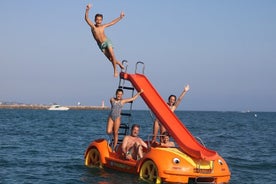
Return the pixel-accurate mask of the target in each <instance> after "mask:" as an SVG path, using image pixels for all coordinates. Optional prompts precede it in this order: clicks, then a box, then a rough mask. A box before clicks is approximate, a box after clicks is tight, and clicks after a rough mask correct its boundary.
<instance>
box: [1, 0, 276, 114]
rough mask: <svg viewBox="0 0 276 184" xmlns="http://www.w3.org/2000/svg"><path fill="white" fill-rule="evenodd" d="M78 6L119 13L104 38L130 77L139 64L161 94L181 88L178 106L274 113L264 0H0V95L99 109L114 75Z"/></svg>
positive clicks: (271, 10) (271, 39)
mask: <svg viewBox="0 0 276 184" xmlns="http://www.w3.org/2000/svg"><path fill="white" fill-rule="evenodd" d="M87 3H92V4H93V8H92V10H91V12H90V18H91V19H93V17H94V15H95V13H102V14H104V22H109V21H111V20H113V19H115V18H117V17H118V16H119V15H120V12H121V11H124V12H125V18H124V19H123V20H122V21H120V22H119V23H117V24H116V25H114V26H112V27H109V28H107V29H106V34H107V36H108V37H109V38H110V39H111V40H112V43H113V45H114V49H115V54H116V57H117V59H119V60H124V59H125V60H128V63H129V67H128V71H129V72H130V73H133V72H134V68H135V63H136V62H137V61H143V62H144V63H145V75H146V76H147V77H148V78H149V80H150V81H151V82H152V84H153V85H154V86H155V88H156V89H157V90H158V91H159V93H160V95H161V96H162V97H163V98H164V99H167V97H168V96H169V95H170V94H176V95H177V96H178V95H179V94H180V93H181V91H182V89H183V87H184V86H185V85H186V84H190V88H191V89H190V91H189V92H188V94H187V95H186V96H185V98H184V100H183V102H182V103H181V105H180V106H179V110H217V111H246V110H252V111H275V110H276V85H275V80H276V72H275V70H276V61H275V59H276V34H275V33H276V23H275V22H276V20H275V19H276V18H275V17H276V1H274V0H265V1H263V0H243V1H240V0H232V1H226V0H212V1H203V0H202V1H199V0H195V1H186V0H175V1H168V0H159V1H148V0H140V1H127V0H121V1H103V0H102V1H100V0H98V1H96V0H95V1H81V0H59V1H56V0H47V1H36V0H24V1H21V0H2V1H0V14H1V16H0V22H1V29H0V40H1V41H0V49H1V54H0V86H1V90H0V101H6V102H11V101H16V102H22V103H32V104H51V103H53V102H56V103H59V104H62V105H75V104H76V103H77V102H81V104H83V105H101V102H102V100H104V101H105V103H106V105H109V102H108V100H109V98H110V97H112V96H113V95H114V92H115V90H116V88H117V86H118V82H119V79H118V78H114V77H113V71H112V67H111V64H110V62H109V61H107V59H106V58H105V57H104V55H103V54H102V53H101V52H100V50H99V49H98V47H97V45H96V42H95V41H94V40H93V39H92V36H91V32H90V29H89V27H88V25H87V24H86V22H85V21H84V12H85V7H86V4H87ZM126 97H127V94H126ZM134 108H136V109H145V108H146V106H145V104H144V103H143V101H142V100H141V99H139V100H137V103H135V104H134Z"/></svg>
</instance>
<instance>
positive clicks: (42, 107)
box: [0, 104, 110, 110]
mask: <svg viewBox="0 0 276 184" xmlns="http://www.w3.org/2000/svg"><path fill="white" fill-rule="evenodd" d="M49 107H50V105H28V104H9V105H6V104H1V105H0V109H34V110H47V109H48V108H49ZM66 107H68V108H69V110H109V109H110V107H107V106H82V105H79V106H66Z"/></svg>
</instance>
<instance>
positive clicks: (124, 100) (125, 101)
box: [121, 89, 144, 104]
mask: <svg viewBox="0 0 276 184" xmlns="http://www.w3.org/2000/svg"><path fill="white" fill-rule="evenodd" d="M143 91H144V90H143V89H141V91H140V92H138V93H136V95H134V96H133V97H132V98H127V99H123V100H122V102H121V103H123V104H125V103H128V102H132V101H134V100H136V99H137V98H138V96H139V95H140V94H141V93H143Z"/></svg>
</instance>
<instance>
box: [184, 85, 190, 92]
mask: <svg viewBox="0 0 276 184" xmlns="http://www.w3.org/2000/svg"><path fill="white" fill-rule="evenodd" d="M189 90H190V85H189V84H188V85H187V86H185V87H184V91H185V92H187V91H189Z"/></svg>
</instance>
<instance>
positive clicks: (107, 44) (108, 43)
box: [98, 38, 112, 52]
mask: <svg viewBox="0 0 276 184" xmlns="http://www.w3.org/2000/svg"><path fill="white" fill-rule="evenodd" d="M98 46H99V48H100V49H101V51H102V52H104V51H105V49H107V48H108V47H112V43H111V41H110V40H109V39H108V38H107V39H106V40H105V41H104V42H103V43H98Z"/></svg>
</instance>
